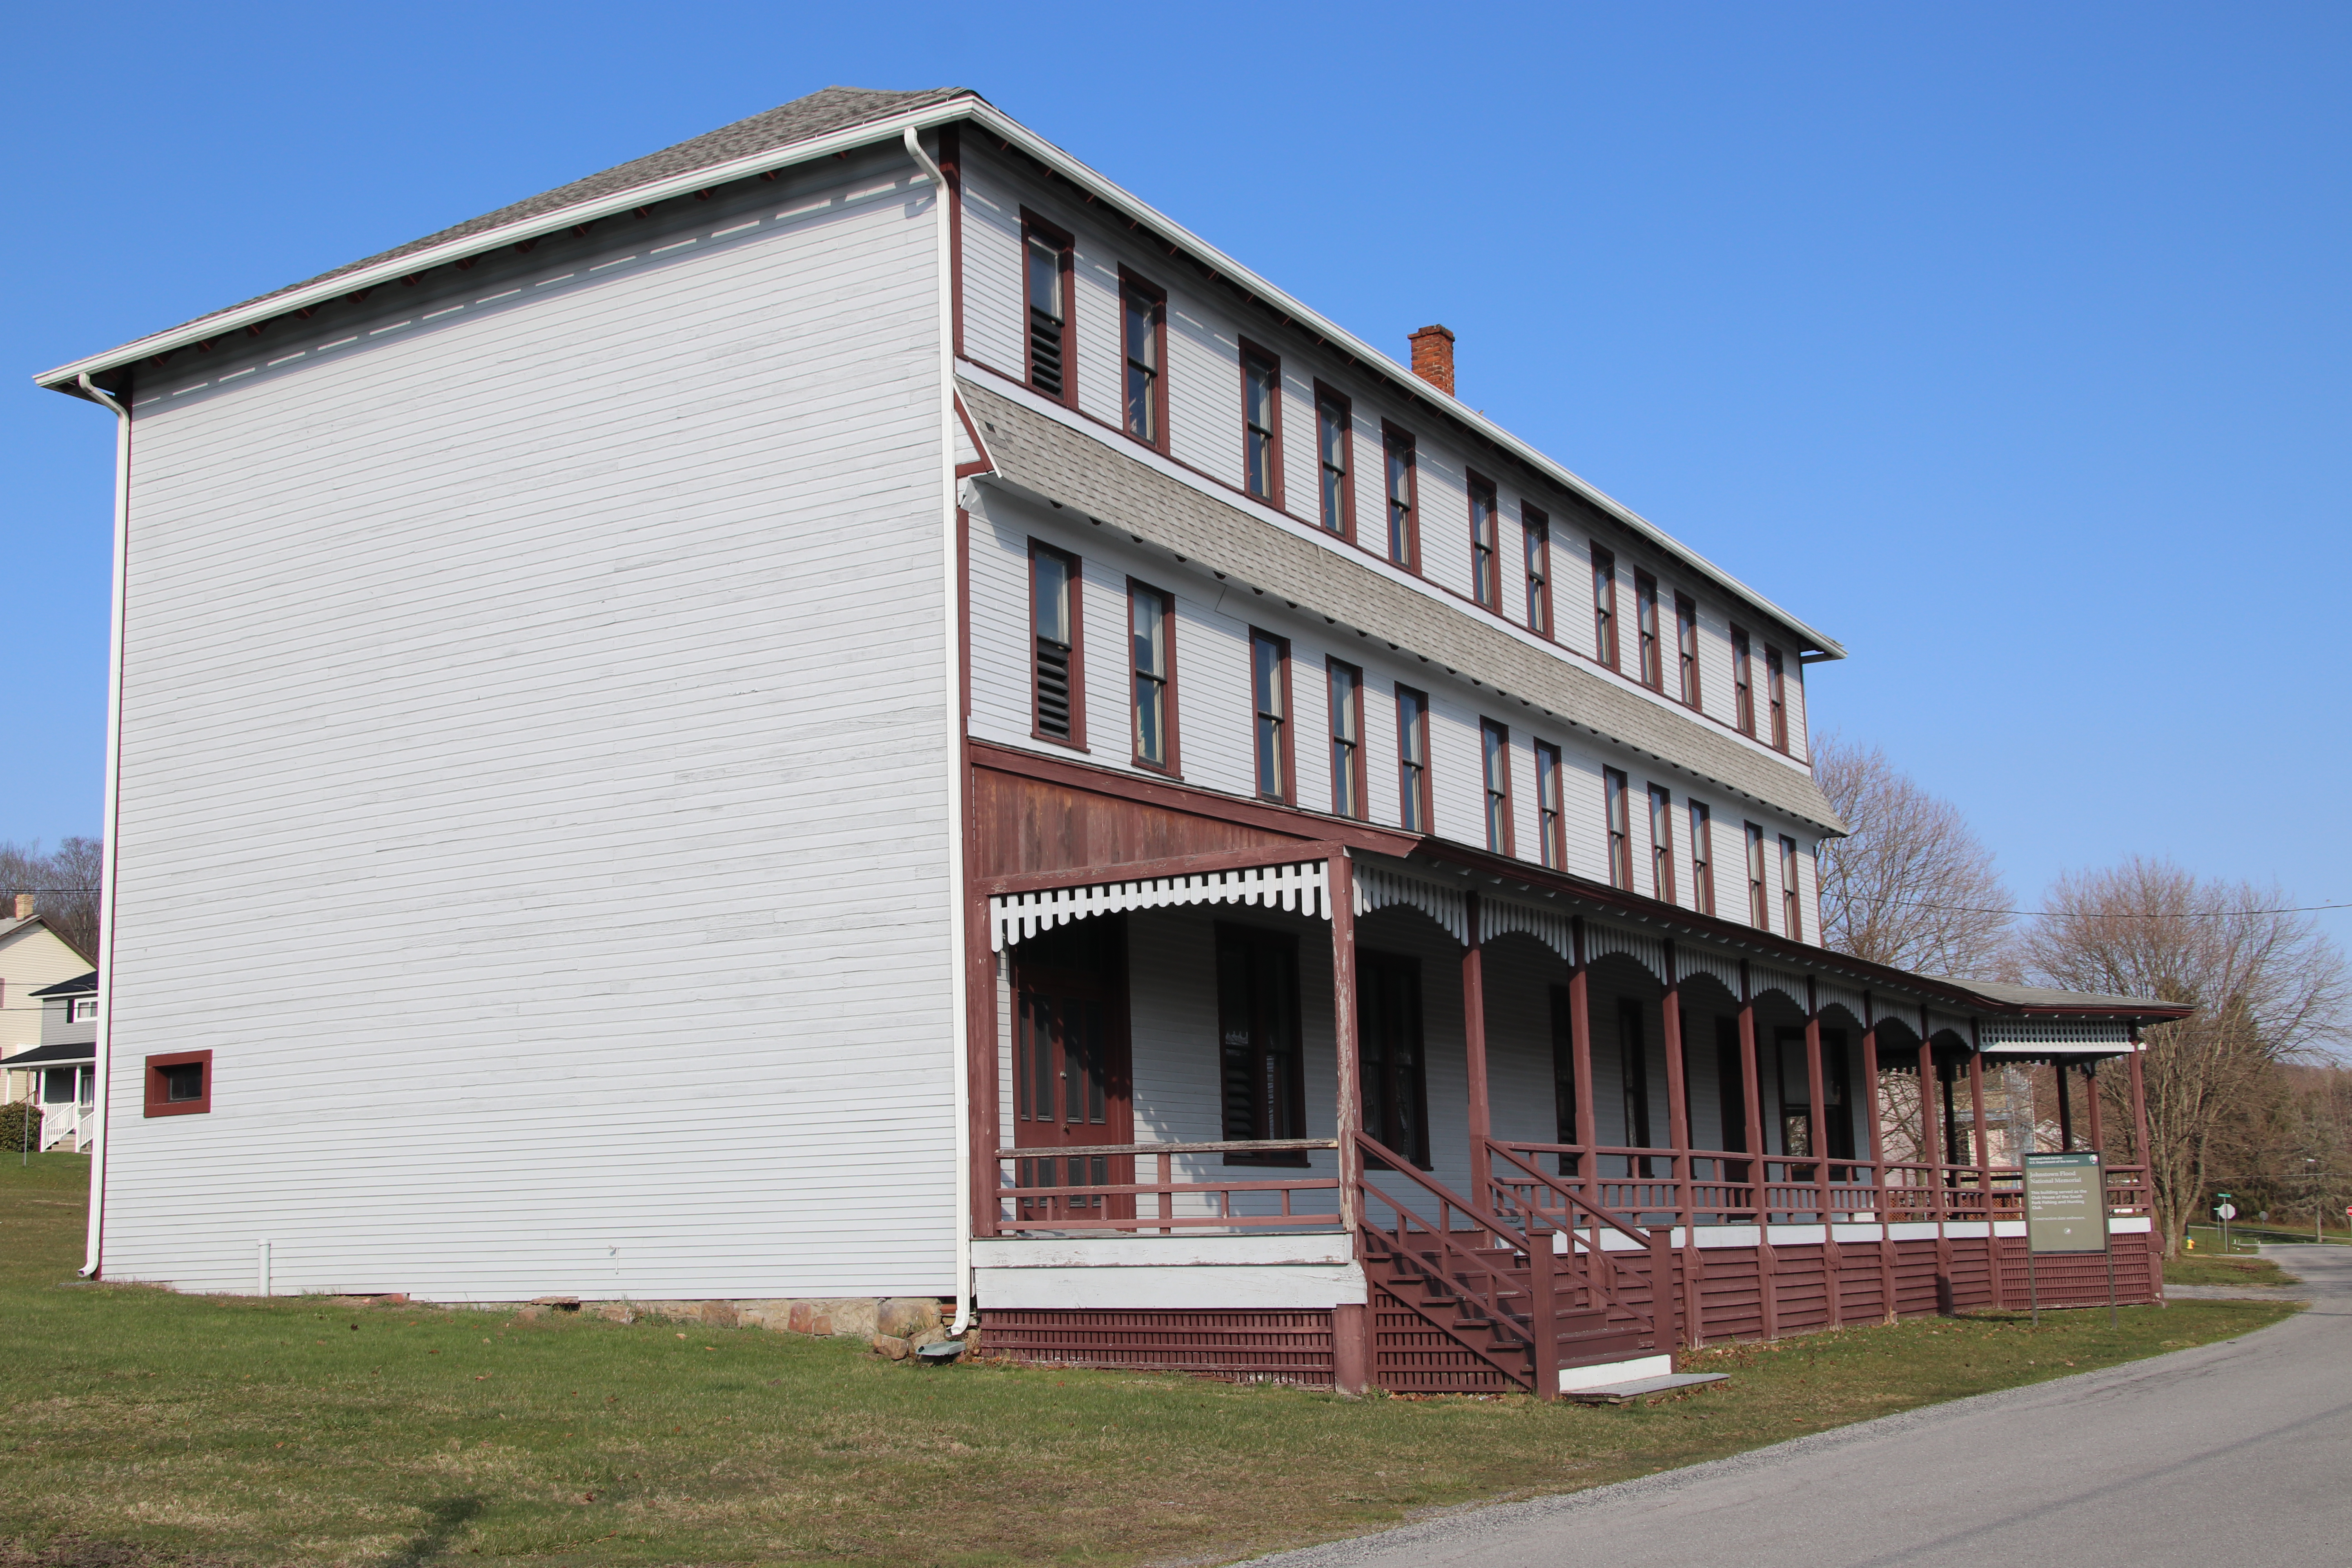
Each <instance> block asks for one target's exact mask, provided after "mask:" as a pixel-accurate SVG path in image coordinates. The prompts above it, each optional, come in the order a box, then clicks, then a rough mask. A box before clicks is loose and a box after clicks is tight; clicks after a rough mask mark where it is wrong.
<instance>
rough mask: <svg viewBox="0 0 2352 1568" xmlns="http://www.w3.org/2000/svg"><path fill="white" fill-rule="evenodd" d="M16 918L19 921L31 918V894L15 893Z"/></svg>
mask: <svg viewBox="0 0 2352 1568" xmlns="http://www.w3.org/2000/svg"><path fill="white" fill-rule="evenodd" d="M16 918H17V919H18V920H20V921H28V920H31V919H32V918H33V895H32V894H30V893H19V894H17V895H16Z"/></svg>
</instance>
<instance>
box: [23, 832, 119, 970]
mask: <svg viewBox="0 0 2352 1568" xmlns="http://www.w3.org/2000/svg"><path fill="white" fill-rule="evenodd" d="M104 859H105V851H104V848H103V847H102V846H101V845H100V843H99V841H98V840H97V839H95V838H68V839H66V840H65V841H64V842H63V843H61V844H59V845H58V847H57V848H56V849H55V850H54V851H52V852H50V853H48V854H43V853H42V852H41V846H40V843H39V841H38V840H36V841H35V842H33V843H31V844H16V843H5V844H0V897H5V898H6V899H7V900H8V902H7V904H6V906H5V908H6V910H7V912H11V913H13V912H14V910H15V907H16V906H15V897H16V894H18V893H31V894H32V895H33V909H34V911H35V912H36V913H37V914H38V915H40V917H41V918H42V919H43V920H45V921H47V922H48V925H49V929H50V930H51V931H56V932H57V933H58V935H59V936H61V937H63V938H65V940H66V941H67V942H68V943H70V944H71V945H72V946H73V947H75V948H76V949H78V950H79V952H82V953H83V954H84V955H85V956H90V957H93V962H94V961H95V960H94V955H95V954H96V953H97V952H98V889H99V876H100V871H101V869H102V868H103V861H104Z"/></svg>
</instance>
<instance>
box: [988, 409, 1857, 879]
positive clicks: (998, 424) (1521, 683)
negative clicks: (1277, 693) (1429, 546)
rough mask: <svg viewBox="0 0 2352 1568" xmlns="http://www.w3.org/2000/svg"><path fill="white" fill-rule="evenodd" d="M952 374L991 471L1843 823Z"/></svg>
mask: <svg viewBox="0 0 2352 1568" xmlns="http://www.w3.org/2000/svg"><path fill="white" fill-rule="evenodd" d="M957 386H958V388H959V390H960V391H961V393H962V395H963V398H964V403H965V405H966V407H968V408H969V409H970V410H971V414H972V416H974V417H975V418H977V419H979V420H981V421H982V431H983V434H982V441H983V442H984V443H985V445H986V447H987V449H988V456H989V458H990V460H991V461H992V463H993V465H994V470H995V474H996V477H997V478H998V479H1000V480H1001V481H1003V483H1005V484H1007V485H1010V486H1011V487H1013V489H1018V490H1022V491H1025V492H1026V493H1028V494H1030V495H1034V496H1038V497H1041V498H1043V499H1044V500H1047V501H1050V502H1054V503H1057V504H1059V505H1061V506H1063V507H1066V508H1068V509H1071V510H1076V511H1077V512H1079V513H1081V514H1082V515H1084V516H1087V517H1089V518H1095V519H1099V520H1100V521H1102V522H1103V523H1105V524H1106V525H1108V526H1111V527H1116V528H1119V529H1122V530H1124V531H1127V532H1128V533H1129V535H1130V536H1131V537H1133V538H1137V539H1140V540H1142V541H1144V542H1147V543H1150V544H1154V545H1157V546H1159V547H1160V548H1161V549H1163V550H1166V551H1168V552H1171V553H1172V554H1175V555H1178V556H1181V557H1182V558H1184V559H1186V560H1188V561H1192V562H1197V563H1200V564H1201V565H1202V566H1204V567H1206V568H1207V569H1208V570H1210V571H1213V572H1219V573H1223V574H1226V575H1227V576H1229V577H1231V578H1234V579H1235V580H1237V581H1239V582H1241V583H1243V584H1247V585H1248V586H1250V587H1254V588H1259V589H1262V590H1264V591H1265V592H1266V593H1268V594H1273V595H1279V596H1281V597H1282V598H1283V599H1285V600H1286V601H1289V602H1292V603H1295V604H1297V605H1299V606H1301V607H1303V608H1306V609H1309V610H1312V611H1313V612H1315V613H1316V614H1318V615H1321V616H1328V617H1330V618H1331V619H1332V620H1334V621H1335V622H1337V623H1339V624H1340V625H1342V626H1347V627H1349V629H1350V630H1353V631H1359V632H1362V633H1364V634H1365V635H1367V636H1370V637H1379V638H1381V640H1382V641H1384V642H1388V643H1391V644H1394V645H1395V646H1396V647H1400V648H1402V649H1406V650H1409V651H1411V652H1412V653H1414V654H1418V655H1422V656H1424V657H1426V658H1431V659H1433V660H1436V661H1439V662H1440V663H1442V664H1443V665H1444V667H1445V668H1449V669H1453V670H1457V671H1459V672H1461V673H1462V674H1463V675H1464V676H1465V677H1466V678H1470V679H1476V680H1478V681H1480V682H1482V683H1484V684H1486V685H1487V686H1490V687H1492V688H1494V689H1495V690H1496V693H1497V695H1498V696H1506V697H1515V698H1517V699H1520V700H1523V701H1526V702H1528V703H1530V704H1532V705H1534V706H1536V707H1538V708H1539V709H1541V710H1543V711H1544V712H1546V713H1548V714H1549V715H1551V716H1553V717H1554V718H1556V719H1558V720H1559V721H1560V722H1561V723H1564V724H1574V725H1577V726H1580V727H1581V728H1583V729H1587V730H1591V731H1593V732H1595V733H1597V734H1600V735H1601V736H1603V737H1605V738H1606V739H1608V740H1611V741H1613V742H1616V743H1618V744H1620V745H1622V746H1626V747H1629V748H1631V749H1632V750H1634V751H1637V752H1643V753H1645V754H1647V755H1649V756H1651V757H1654V758H1655V759H1657V760H1658V761H1659V762H1660V763H1664V764H1665V765H1667V766H1669V767H1673V768H1675V769H1678V770H1680V771H1682V772H1684V773H1690V774H1693V775H1695V776H1696V777H1699V778H1703V779H1706V781H1708V782H1709V783H1711V784H1717V785H1719V786H1721V787H1722V788H1724V789H1727V790H1729V791H1731V792H1732V793H1734V794H1736V795H1743V796H1745V797H1747V798H1748V799H1750V800H1753V801H1756V802H1758V803H1759V804H1761V805H1767V806H1769V807H1771V808H1773V809H1775V810H1777V811H1780V812H1782V813H1785V814H1786V815H1788V816H1791V817H1793V818H1795V819H1796V820H1798V821H1800V822H1803V823H1806V824H1809V825H1811V826H1815V827H1818V828H1821V829H1822V831H1824V832H1828V833H1843V832H1844V831H1845V825H1844V824H1843V822H1841V821H1840V820H1839V817H1838V815H1837V811H1836V809H1835V808H1834V807H1833V806H1832V805H1830V802H1829V797H1828V796H1826V795H1823V794H1822V791H1821V787H1820V786H1819V785H1818V784H1815V783H1814V782H1813V779H1812V775H1811V773H1809V772H1807V771H1806V770H1805V769H1804V768H1803V767H1802V766H1801V765H1799V764H1797V763H1792V762H1789V761H1786V760H1783V759H1781V758H1779V757H1776V756H1773V755H1770V754H1768V753H1767V752H1764V751H1763V750H1762V749H1761V748H1760V747H1757V746H1754V745H1751V744H1750V743H1748V742H1743V741H1741V740H1738V739H1737V738H1735V737H1733V736H1731V735H1729V734H1724V733H1718V732H1717V731H1716V730H1714V729H1713V728H1711V727H1710V726H1708V725H1706V724H1705V723H1702V722H1700V721H1696V720H1694V719H1692V718H1690V717H1689V716H1687V715H1686V714H1684V713H1681V712H1679V711H1677V710H1674V709H1672V708H1670V707H1668V706H1667V705H1666V704H1665V703H1664V702H1663V701H1659V700H1653V699H1651V698H1648V697H1645V696H1643V695H1641V694H1639V693H1637V692H1634V691H1632V690H1629V689H1624V688H1623V687H1622V686H1620V685H1619V684H1618V683H1616V682H1615V681H1612V680H1610V679H1606V678H1604V677H1602V676H1601V675H1600V674H1598V673H1596V672H1594V671H1591V670H1588V669H1585V668H1582V667H1580V666H1579V665H1577V664H1575V663H1574V662H1572V661H1570V660H1569V659H1566V658H1561V657H1560V656H1559V654H1557V653H1555V652H1550V651H1548V650H1545V649H1542V648H1538V647H1535V646H1533V645H1532V644H1530V643H1528V642H1526V641H1523V640H1521V638H1520V637H1519V636H1518V635H1517V633H1515V632H1514V631H1513V630H1511V629H1510V628H1509V627H1507V626H1503V625H1501V624H1499V623H1493V622H1489V621H1487V620H1486V619H1484V618H1482V617H1479V616H1470V615H1465V614H1464V613H1463V612H1462V611H1461V610H1460V609H1458V608H1457V607H1455V606H1454V605H1452V604H1450V603H1447V602H1445V601H1443V600H1441V599H1439V598H1438V597H1436V596H1435V595H1433V593H1432V592H1431V591H1430V590H1428V589H1426V588H1424V587H1422V586H1420V585H1418V584H1410V583H1407V582H1405V581H1403V580H1402V579H1401V578H1399V577H1395V576H1391V575H1390V574H1387V573H1386V572H1384V571H1383V570H1382V569H1381V568H1380V567H1379V566H1377V565H1375V564H1373V563H1370V562H1369V561H1361V560H1358V559H1356V558H1355V557H1354V556H1352V555H1350V554H1343V553H1341V552H1338V551H1335V550H1332V549H1330V548H1329V547H1328V546H1326V545H1324V544H1322V543H1320V542H1317V541H1315V540H1312V539H1308V538H1306V537H1304V536H1303V535H1302V534H1300V533H1298V532H1295V531H1291V530H1288V529H1286V528H1284V527H1282V526H1280V525H1278V524H1275V523H1271V522H1268V521H1264V520H1262V519H1261V518H1258V517H1256V516H1254V515H1253V514H1251V513H1249V512H1246V511H1244V510H1242V509H1241V508H1239V507H1237V506H1235V505H1234V504H1233V503H1232V502H1230V501H1227V500H1223V499H1221V498H1219V497H1217V496H1215V495H1213V494H1211V493H1209V492H1208V491H1207V490H1206V489H1199V488H1195V487H1194V486H1192V485H1190V484H1187V483H1185V482H1184V481H1182V480H1181V479H1176V478H1174V477H1172V476H1171V475H1170V474H1166V473H1162V472H1161V471H1160V469H1158V468H1154V467H1152V466H1151V465H1150V464H1148V463H1146V462H1144V461H1142V460H1141V459H1139V458H1134V457H1130V456H1129V455H1128V454H1126V453H1124V452H1120V451H1118V450H1116V449H1115V448H1114V447H1111V446H1110V445H1109V444H1108V443H1106V442H1104V441H1102V440H1099V439H1097V437H1094V436H1093V435H1091V434H1089V433H1087V432H1086V431H1084V430H1079V429H1075V428H1073V427H1071V426H1067V425H1065V424H1063V423H1062V422H1060V421H1059V420H1057V419H1055V418H1053V417H1052V416H1048V415H1045V414H1043V413H1040V412H1038V411H1036V410H1034V409H1032V408H1029V407H1027V406H1025V405H1023V404H1021V403H1018V402H1015V401H1014V400H1013V398H1012V397H1010V396H1008V395H1005V394H1003V393H1002V392H998V391H995V390H993V389H992V388H990V387H987V386H984V385H982V384H980V383H978V382H976V381H973V380H971V379H970V378H968V377H959V378H958V380H957Z"/></svg>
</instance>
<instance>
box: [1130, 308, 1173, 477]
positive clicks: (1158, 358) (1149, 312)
mask: <svg viewBox="0 0 2352 1568" xmlns="http://www.w3.org/2000/svg"><path fill="white" fill-rule="evenodd" d="M1118 295H1119V320H1120V321H1121V322H1122V323H1123V324H1122V326H1121V327H1120V330H1119V353H1120V354H1121V356H1122V358H1123V359H1124V360H1125V362H1126V383H1127V393H1126V405H1127V433H1128V434H1129V435H1130V436H1132V437H1135V438H1136V439H1137V440H1139V441H1140V442H1142V443H1144V444H1145V445H1146V446H1149V447H1160V448H1162V449H1163V450H1164V449H1165V448H1166V447H1167V445H1168V414H1167V409H1166V392H1165V389H1164V388H1162V387H1161V385H1160V364H1161V363H1162V361H1163V360H1164V359H1165V358H1166V353H1167V347H1168V343H1167V338H1168V301H1167V299H1166V297H1165V296H1164V295H1162V294H1161V293H1160V290H1158V289H1154V288H1153V287H1152V286H1151V285H1150V284H1149V283H1146V282H1144V281H1143V280H1142V279H1139V278H1129V277H1126V276H1124V275H1122V276H1121V277H1120V279H1119V284H1118Z"/></svg>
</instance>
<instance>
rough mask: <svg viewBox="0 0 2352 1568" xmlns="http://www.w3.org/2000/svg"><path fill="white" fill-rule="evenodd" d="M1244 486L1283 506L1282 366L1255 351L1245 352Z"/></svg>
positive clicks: (1243, 378)
mask: <svg viewBox="0 0 2352 1568" xmlns="http://www.w3.org/2000/svg"><path fill="white" fill-rule="evenodd" d="M1242 484H1243V488H1244V489H1247V490H1248V491H1249V493H1250V494H1252V495H1254V496H1255V497H1257V499H1258V500H1262V501H1266V502H1269V503H1271V504H1272V505H1275V506H1280V505H1281V504H1282V367H1281V365H1279V364H1277V363H1276V362H1275V359H1274V356H1272V355H1271V354H1262V353H1258V352H1257V351H1256V350H1255V349H1245V350H1244V351H1243V352H1242Z"/></svg>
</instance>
